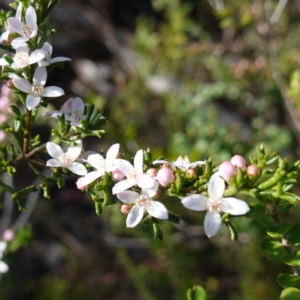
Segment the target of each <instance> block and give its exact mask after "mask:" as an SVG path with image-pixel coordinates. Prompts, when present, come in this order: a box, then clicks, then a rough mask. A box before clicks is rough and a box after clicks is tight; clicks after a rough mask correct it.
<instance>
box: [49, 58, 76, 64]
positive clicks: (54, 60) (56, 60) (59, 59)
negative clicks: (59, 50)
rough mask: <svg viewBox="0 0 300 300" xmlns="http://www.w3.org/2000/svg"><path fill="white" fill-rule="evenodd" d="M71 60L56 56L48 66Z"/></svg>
mask: <svg viewBox="0 0 300 300" xmlns="http://www.w3.org/2000/svg"><path fill="white" fill-rule="evenodd" d="M70 60H71V58H69V57H64V56H58V57H54V58H51V59H50V61H49V62H50V64H55V63H57V62H62V61H70Z"/></svg>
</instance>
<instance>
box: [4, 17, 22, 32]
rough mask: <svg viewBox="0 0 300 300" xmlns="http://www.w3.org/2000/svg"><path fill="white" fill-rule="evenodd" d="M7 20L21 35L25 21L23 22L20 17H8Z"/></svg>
mask: <svg viewBox="0 0 300 300" xmlns="http://www.w3.org/2000/svg"><path fill="white" fill-rule="evenodd" d="M7 22H8V24H9V26H10V27H11V28H12V29H13V30H14V31H16V32H17V33H18V34H19V35H22V34H23V32H22V27H23V26H24V23H23V22H21V21H20V20H19V19H17V18H14V17H11V18H8V19H7Z"/></svg>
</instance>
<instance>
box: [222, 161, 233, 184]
mask: <svg viewBox="0 0 300 300" xmlns="http://www.w3.org/2000/svg"><path fill="white" fill-rule="evenodd" d="M219 175H220V176H221V177H222V178H223V179H225V180H226V181H229V180H230V179H231V177H233V176H236V175H237V170H236V167H235V166H234V165H233V164H232V163H231V162H230V161H224V162H222V163H221V164H220V165H219Z"/></svg>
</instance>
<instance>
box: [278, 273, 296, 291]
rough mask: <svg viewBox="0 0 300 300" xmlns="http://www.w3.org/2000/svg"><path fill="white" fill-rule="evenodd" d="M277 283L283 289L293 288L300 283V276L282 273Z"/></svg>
mask: <svg viewBox="0 0 300 300" xmlns="http://www.w3.org/2000/svg"><path fill="white" fill-rule="evenodd" d="M277 282H278V283H279V285H280V286H282V287H283V288H288V287H292V286H295V285H297V284H298V283H300V276H297V275H293V274H287V273H281V274H279V275H278V276H277Z"/></svg>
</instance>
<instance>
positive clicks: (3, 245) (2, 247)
mask: <svg viewBox="0 0 300 300" xmlns="http://www.w3.org/2000/svg"><path fill="white" fill-rule="evenodd" d="M6 246H7V243H6V242H5V241H1V242H0V253H1V254H2V252H3V251H4V250H5V249H6Z"/></svg>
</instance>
